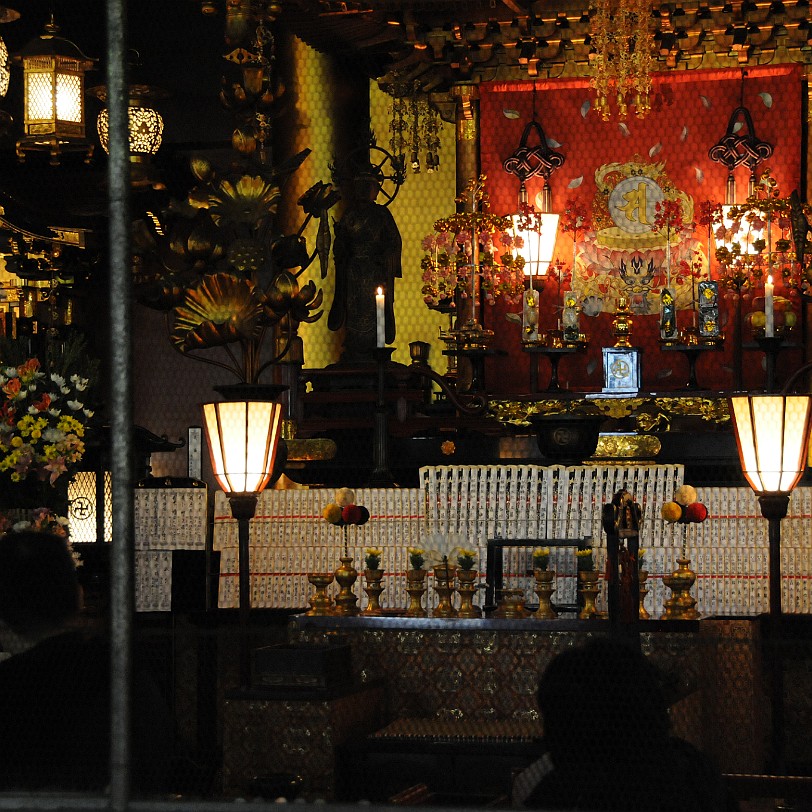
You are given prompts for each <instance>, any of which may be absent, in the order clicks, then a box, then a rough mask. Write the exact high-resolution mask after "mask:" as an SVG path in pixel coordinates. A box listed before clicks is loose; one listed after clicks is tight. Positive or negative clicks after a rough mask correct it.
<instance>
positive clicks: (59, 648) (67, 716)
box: [0, 531, 172, 792]
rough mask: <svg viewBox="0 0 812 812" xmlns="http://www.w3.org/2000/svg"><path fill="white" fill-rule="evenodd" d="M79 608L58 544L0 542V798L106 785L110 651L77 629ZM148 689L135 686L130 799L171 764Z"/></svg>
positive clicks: (19, 536) (27, 539)
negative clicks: (1, 795)
mask: <svg viewBox="0 0 812 812" xmlns="http://www.w3.org/2000/svg"><path fill="white" fill-rule="evenodd" d="M80 607H81V591H80V588H79V583H78V580H77V577H76V569H75V566H74V561H73V557H72V556H71V553H70V551H69V550H68V547H67V545H66V543H65V540H64V539H63V538H61V537H59V536H55V535H51V534H48V533H36V532H30V531H26V532H17V533H7V534H6V535H4V536H2V537H0V645H2V648H3V651H2V655H0V656H2V658H3V659H2V660H0V730H2V731H3V735H2V736H0V790H54V791H57V790H58V791H98V790H102V789H104V787H105V786H106V785H107V783H108V776H109V761H110V655H109V646H108V645H107V643H106V641H105V640H103V639H102V638H100V637H98V636H96V635H94V634H92V633H90V632H89V631H88V630H87V629H84V628H82V625H81V623H80V622H79V610H80ZM138 683H141V684H140V685H139V684H138ZM153 689H154V685H153V686H151V685H150V681H149V679H142V677H141V675H138V676H137V677H136V678H134V680H133V712H132V715H133V748H132V751H133V764H132V768H133V769H132V783H133V791H134V792H137V791H139V790H144V791H148V792H154V791H159V790H161V789H163V787H164V784H165V781H166V774H165V771H166V769H167V767H168V765H169V764H170V760H171V753H172V745H171V739H172V733H171V731H170V730H169V729H168V727H167V722H166V719H167V718H168V713H167V710H166V707H165V703H163V702H162V698H161V697H160V695H159V694H157V691H156V690H153Z"/></svg>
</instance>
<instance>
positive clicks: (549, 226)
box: [511, 210, 560, 277]
mask: <svg viewBox="0 0 812 812" xmlns="http://www.w3.org/2000/svg"><path fill="white" fill-rule="evenodd" d="M559 216H560V215H558V214H554V213H552V212H538V211H532V210H531V211H530V212H529V213H525V214H521V213H520V214H513V215H511V220H512V222H513V234H514V235H515V236H517V237H520V238H521V240H522V247H521V248H518V249H516V250H517V251H518V253H520V254H521V255H522V257H523V258H524V275H525V276H530V277H537V276H546V275H547V269H548V268H549V267H550V263H551V262H552V261H553V252H554V251H555V240H556V236H557V235H558V219H559Z"/></svg>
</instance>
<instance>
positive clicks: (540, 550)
mask: <svg viewBox="0 0 812 812" xmlns="http://www.w3.org/2000/svg"><path fill="white" fill-rule="evenodd" d="M549 564H550V548H549V547H536V549H535V550H533V569H536V570H543V571H545V572H546V570H547V567H548V566H549Z"/></svg>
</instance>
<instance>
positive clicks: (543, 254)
mask: <svg viewBox="0 0 812 812" xmlns="http://www.w3.org/2000/svg"><path fill="white" fill-rule="evenodd" d="M533 136H535V138H534V140H535V142H536V145H535V146H530V145H529V144H530V142H531V138H532V137H533ZM564 161H565V157H564V155H562V154H561V153H560V152H556V150H554V149H553V148H552V147H551V146H550V144H549V142H548V141H547V136H546V135H545V134H544V128H543V127H542V126H541V124H540V123H539V122H538V121H537V119H536V83H535V82H534V83H533V116H532V119H531V120H530V123H529V124H527V126H526V127H525V128H524V130H523V131H522V137H521V139H520V141H519V146H518V147H517V148H516V150H515V151H514V152H513V153H512V154H511V155H510V156H509V157H508V158H506V159H505V161H504V162H503V164H502V168H503V169H504V170H505V172H507V173H508V174H511V175H516V177H517V178H518V179H519V211H518V213H517V214H514V215H512V216H511V220H512V222H513V234H514V236H515V237H516V238H517V242H519V243H520V244H521V246H522V247H521V248H520V249H518V250H519V252H520V253H521V255H522V257H523V259H524V273H525V276H527V277H528V278H529V280H530V284H529V288H528V290H527V291H525V295H524V303H523V307H522V313H523V316H522V322H523V324H522V327H523V335H524V336H525V338H529V339H530V340H535V339H536V338H537V335H538V321H539V293H540V290H541V287H542V286H543V284H544V277H546V275H547V270H548V268H549V267H550V263H551V262H552V259H553V252H554V250H555V241H556V236H557V234H558V220H559V215H558V214H554V213H553V212H552V211H551V208H552V190H551V188H550V175H552V173H553V172H555V170H556V169H558V168H559V167H561V166H563V165H564ZM536 176H541V177H542V178H544V186H543V187H542V189H541V192H539V194H538V196H537V198H536V199H537V201H538V202H539V207H538V209H536V208H534V207H531V206H530V204H529V202H528V199H527V181H528V180H529V179H530V178H532V177H536Z"/></svg>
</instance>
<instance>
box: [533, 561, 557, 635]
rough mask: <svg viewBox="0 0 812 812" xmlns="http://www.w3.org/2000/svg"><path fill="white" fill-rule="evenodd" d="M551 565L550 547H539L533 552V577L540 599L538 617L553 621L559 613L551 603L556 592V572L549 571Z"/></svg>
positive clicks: (537, 610) (535, 590)
mask: <svg viewBox="0 0 812 812" xmlns="http://www.w3.org/2000/svg"><path fill="white" fill-rule="evenodd" d="M549 565H550V548H549V547H537V548H536V549H535V550H533V577H534V578H535V580H536V586H535V589H534V592H535V593H536V595H537V596H538V599H539V606H538V609H536V617H537V618H538V619H539V620H553V619H555V618H556V617H558V613H557V612H556V611H555V609H553V606H552V603H551V601H550V598H551V596H552V594H553V592H555V586H554V583H555V572H554V571H553V570H551V569H548V567H549Z"/></svg>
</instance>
